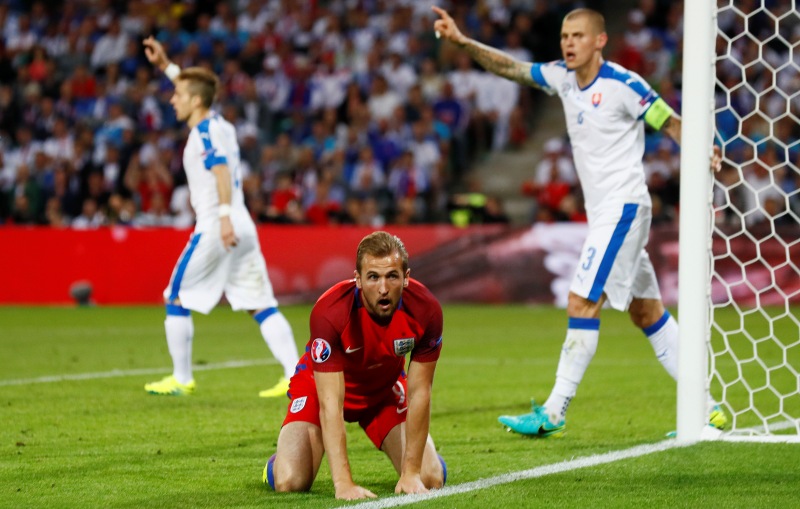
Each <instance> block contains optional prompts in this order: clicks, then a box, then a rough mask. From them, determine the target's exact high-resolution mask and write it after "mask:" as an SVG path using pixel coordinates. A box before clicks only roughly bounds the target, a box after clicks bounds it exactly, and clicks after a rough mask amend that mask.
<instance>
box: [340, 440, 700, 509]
mask: <svg viewBox="0 0 800 509" xmlns="http://www.w3.org/2000/svg"><path fill="white" fill-rule="evenodd" d="M688 445H691V444H689V443H681V442H678V441H677V440H664V441H661V442H658V443H655V444H647V445H639V446H636V447H632V448H630V449H624V450H621V451H613V452H608V453H604V454H595V455H592V456H586V457H583V458H577V459H573V460H567V461H562V462H559V463H553V464H551V465H542V466H540V467H536V468H531V469H529V470H521V471H519V472H509V473H507V474H503V475H498V476H496V477H489V478H488V479H479V480H477V481H472V482H468V483H464V484H457V485H454V486H445V487H444V488H442V489H440V490H433V491H431V492H430V493H428V494H426V495H402V496H393V497H389V498H384V499H380V500H372V501H369V502H362V503H360V504H355V505H344V506H340V507H342V508H344V507H346V508H348V509H384V508H387V507H400V506H404V505H411V504H416V503H417V502H425V501H428V500H433V499H436V498H442V497H450V496H453V495H460V494H462V493H469V492H471V491H477V490H484V489H487V488H491V487H493V486H499V485H501V484H510V483H513V482H517V481H524V480H527V479H535V478H537V477H543V476H546V475H552V474H560V473H563V472H569V471H572V470H577V469H580V468H586V467H594V466H597V465H604V464H606V463H613V462H615V461H622V460H626V459H630V458H638V457H640V456H646V455H648V454H653V453H656V452H662V451H666V450H669V449H674V448H676V447H685V446H688Z"/></svg>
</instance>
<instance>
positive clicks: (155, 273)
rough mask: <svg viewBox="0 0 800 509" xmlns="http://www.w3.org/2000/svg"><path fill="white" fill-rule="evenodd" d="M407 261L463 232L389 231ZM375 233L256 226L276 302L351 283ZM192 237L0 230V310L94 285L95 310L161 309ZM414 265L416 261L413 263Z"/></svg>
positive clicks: (185, 233)
mask: <svg viewBox="0 0 800 509" xmlns="http://www.w3.org/2000/svg"><path fill="white" fill-rule="evenodd" d="M386 230H387V231H389V232H391V233H393V234H396V235H398V236H399V237H400V238H401V239H402V240H403V242H404V243H405V245H406V248H407V249H408V252H409V254H410V255H412V256H413V255H416V254H419V253H422V252H425V251H427V250H431V249H433V248H434V247H436V246H438V245H441V244H444V243H447V242H449V241H452V240H453V239H456V238H458V237H460V236H463V235H465V234H467V233H468V230H465V229H460V228H455V227H452V226H448V225H441V226H421V227H387V228H386ZM371 231H373V229H368V228H358V227H337V228H325V227H313V226H301V227H298V226H277V225H276V226H261V227H259V236H260V240H261V247H262V250H263V252H264V256H265V258H266V260H267V267H268V269H269V273H270V279H271V280H272V284H273V287H274V289H275V293H276V295H278V296H279V297H281V296H283V297H287V298H294V299H295V300H310V301H313V300H314V299H316V297H317V296H318V294H319V291H320V290H324V289H326V288H327V287H328V286H330V285H331V284H332V283H335V282H337V281H341V280H342V279H347V278H349V277H352V275H353V269H354V268H355V252H356V247H357V246H358V242H359V241H360V240H361V239H362V238H363V237H364V235H366V234H368V233H370V232H371ZM190 233H191V230H176V229H172V228H153V229H137V228H101V229H97V230H84V231H78V230H68V229H51V228H46V227H34V228H24V227H2V228H0V266H2V267H3V268H4V271H3V272H4V273H3V277H2V279H1V280H0V304H68V303H71V302H73V299H72V297H71V296H70V287H71V286H72V285H73V284H74V283H76V282H79V281H86V282H88V283H89V284H91V286H92V300H93V301H94V302H95V303H97V304H152V303H160V302H162V296H161V295H162V291H163V290H164V288H165V287H166V286H167V283H168V282H169V278H170V275H171V273H172V269H173V267H174V265H175V263H176V261H177V260H178V257H179V256H180V254H181V251H182V250H183V248H184V246H185V245H186V242H187V241H188V239H189V235H190ZM412 261H413V258H412Z"/></svg>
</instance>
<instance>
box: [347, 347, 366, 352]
mask: <svg viewBox="0 0 800 509" xmlns="http://www.w3.org/2000/svg"><path fill="white" fill-rule="evenodd" d="M362 348H364V347H363V346H359V347H358V348H351V347H349V346H348V347H347V348H345V350H344V352H345V353H353V352H357V351H359V350H361V349H362Z"/></svg>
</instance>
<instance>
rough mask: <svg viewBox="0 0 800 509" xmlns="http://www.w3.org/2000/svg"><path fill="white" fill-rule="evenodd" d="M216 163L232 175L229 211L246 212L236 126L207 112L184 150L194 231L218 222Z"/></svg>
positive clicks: (234, 212)
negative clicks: (194, 220) (214, 168)
mask: <svg viewBox="0 0 800 509" xmlns="http://www.w3.org/2000/svg"><path fill="white" fill-rule="evenodd" d="M218 164H224V165H227V166H228V171H229V172H230V175H231V207H232V214H233V215H237V216H238V215H241V213H242V212H244V214H247V208H246V207H245V205H244V194H243V193H242V184H241V164H240V159H239V142H238V141H237V139H236V129H235V128H234V127H233V125H231V123H230V122H228V121H227V120H225V119H224V118H222V117H220V116H219V115H217V114H216V113H213V112H209V114H208V116H206V117H205V118H204V119H203V120H201V121H200V123H198V124H197V125H196V126H194V127H193V128H192V130H191V132H190V133H189V139H188V141H187V142H186V148H184V150H183V168H184V171H186V180H187V181H188V183H189V196H190V201H191V203H192V208H194V212H195V215H196V216H197V223H196V225H195V231H205V230H208V229H209V227H210V226H211V225H213V224H215V223H216V222H218V221H219V193H218V192H217V179H216V177H215V176H214V173H213V172H212V171H211V168H213V167H214V166H215V165H218Z"/></svg>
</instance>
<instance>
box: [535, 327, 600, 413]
mask: <svg viewBox="0 0 800 509" xmlns="http://www.w3.org/2000/svg"><path fill="white" fill-rule="evenodd" d="M599 337H600V319H599V318H573V317H570V319H569V326H568V328H567V338H566V340H565V341H564V346H563V348H562V349H561V358H560V359H559V361H558V370H557V371H556V383H555V385H554V386H553V390H552V392H551V393H550V397H549V398H547V401H545V403H544V407H545V410H546V411H547V414H548V415H549V416H550V420H551V421H552V422H553V424H556V423H557V422H558V421H559V420H561V419H563V418H564V416H565V415H566V413H567V408H568V407H569V403H570V401H571V400H572V398H573V397H574V396H575V393H576V392H577V390H578V385H579V384H580V383H581V380H582V379H583V374H584V373H585V372H586V368H588V367H589V363H590V362H591V360H592V357H594V354H595V352H596V351H597V342H598V339H599Z"/></svg>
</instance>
